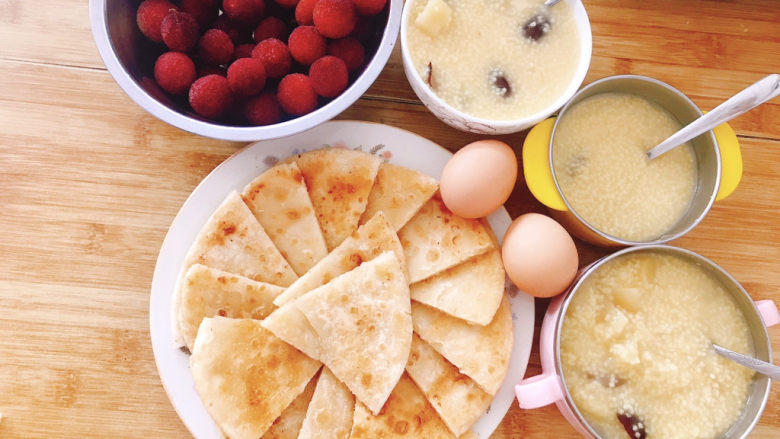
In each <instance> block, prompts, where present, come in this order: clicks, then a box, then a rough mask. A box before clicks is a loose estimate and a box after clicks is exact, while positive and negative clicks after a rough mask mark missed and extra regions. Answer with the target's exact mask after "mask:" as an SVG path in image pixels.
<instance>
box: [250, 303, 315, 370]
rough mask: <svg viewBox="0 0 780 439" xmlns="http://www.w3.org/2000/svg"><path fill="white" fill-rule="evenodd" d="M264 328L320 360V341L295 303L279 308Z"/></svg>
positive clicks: (266, 320)
mask: <svg viewBox="0 0 780 439" xmlns="http://www.w3.org/2000/svg"><path fill="white" fill-rule="evenodd" d="M261 324H262V326H263V328H265V329H267V330H269V331H271V332H273V333H274V335H276V336H277V337H279V338H281V339H282V340H284V341H286V342H287V343H289V344H291V345H293V346H294V347H295V348H296V349H298V350H299V351H301V352H303V353H304V354H306V355H308V356H309V357H311V358H313V359H315V360H320V359H321V358H322V353H321V352H320V339H319V337H318V336H317V333H316V332H315V331H314V328H312V326H311V324H310V323H309V320H308V319H306V316H304V315H303V313H302V312H301V310H300V309H298V307H297V306H295V303H294V302H291V303H288V304H286V305H283V306H281V307H279V308H278V309H277V310H276V311H274V312H272V313H271V315H269V316H268V317H266V318H265V319H264V320H263V322H262V323H261Z"/></svg>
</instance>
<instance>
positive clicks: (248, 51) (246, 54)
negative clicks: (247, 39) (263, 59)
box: [233, 44, 255, 61]
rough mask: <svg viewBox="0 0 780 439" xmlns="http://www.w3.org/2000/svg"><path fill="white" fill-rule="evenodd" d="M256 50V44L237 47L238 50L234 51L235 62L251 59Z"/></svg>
mask: <svg viewBox="0 0 780 439" xmlns="http://www.w3.org/2000/svg"><path fill="white" fill-rule="evenodd" d="M254 49H255V45H254V44H239V45H238V46H236V50H234V51H233V61H235V60H237V59H241V58H251V57H252V51H253V50H254Z"/></svg>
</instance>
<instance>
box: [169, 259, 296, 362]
mask: <svg viewBox="0 0 780 439" xmlns="http://www.w3.org/2000/svg"><path fill="white" fill-rule="evenodd" d="M178 286H179V288H181V291H179V294H180V295H181V302H179V307H178V308H177V309H175V310H174V316H176V319H177V320H178V323H179V328H181V334H182V337H183V340H184V344H185V346H187V348H189V349H192V343H193V342H194V341H195V335H196V334H197V333H198V327H199V326H200V322H201V321H202V320H203V318H204V317H216V316H222V317H230V318H247V319H258V320H259V319H264V318H265V317H266V316H267V315H268V314H270V313H271V311H273V310H274V309H276V305H274V304H273V300H274V298H276V296H278V295H279V294H281V292H282V291H284V288H282V287H279V286H276V285H271V284H267V283H265V282H257V281H253V280H252V279H249V278H246V277H243V276H239V275H237V274H233V273H228V272H226V271H222V270H217V269H216V268H211V267H206V266H205V265H200V264H195V265H193V266H192V267H190V269H189V270H187V273H186V274H185V275H184V279H183V280H182V281H181V282H179V285H178Z"/></svg>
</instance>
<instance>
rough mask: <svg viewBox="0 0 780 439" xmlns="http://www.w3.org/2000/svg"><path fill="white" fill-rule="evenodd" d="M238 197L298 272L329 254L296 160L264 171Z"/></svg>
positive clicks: (307, 268)
mask: <svg viewBox="0 0 780 439" xmlns="http://www.w3.org/2000/svg"><path fill="white" fill-rule="evenodd" d="M241 197H242V198H243V200H244V202H245V203H246V205H247V206H248V207H249V210H251V211H252V213H253V214H254V216H255V218H257V221H258V222H259V223H260V225H262V226H263V228H264V229H265V231H266V233H268V236H269V237H270V238H271V240H272V241H273V242H274V244H275V245H276V247H277V248H278V249H279V252H280V253H281V254H282V256H284V257H285V259H287V262H289V263H290V266H291V267H292V268H293V270H295V272H296V273H297V274H298V275H301V274H303V273H305V272H306V271H307V270H309V268H311V267H312V265H314V264H315V263H317V261H319V260H320V259H322V258H324V257H325V255H327V254H328V249H327V247H326V245H325V238H324V237H323V236H322V231H320V226H319V223H318V222H317V216H316V215H315V214H314V207H313V206H312V203H311V199H309V192H308V191H307V190H306V184H305V183H304V181H303V174H301V170H300V169H298V165H297V164H295V162H291V163H280V164H278V165H276V166H274V167H273V168H271V169H269V170H267V171H265V172H263V173H262V174H260V176H259V177H257V178H255V179H254V180H253V181H252V182H251V183H249V184H248V185H247V186H246V187H245V188H244V191H243V192H242V193H241Z"/></svg>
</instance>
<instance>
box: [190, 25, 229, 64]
mask: <svg viewBox="0 0 780 439" xmlns="http://www.w3.org/2000/svg"><path fill="white" fill-rule="evenodd" d="M233 50H234V46H233V42H232V41H231V40H230V37H229V36H228V34H226V33H225V32H223V31H221V30H219V29H209V30H207V31H206V32H205V33H204V34H203V36H202V37H200V40H199V41H198V56H199V57H200V59H201V60H202V61H203V62H206V63H209V64H227V63H229V62H230V61H231V60H232V59H233Z"/></svg>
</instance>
